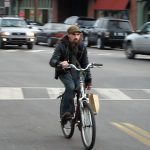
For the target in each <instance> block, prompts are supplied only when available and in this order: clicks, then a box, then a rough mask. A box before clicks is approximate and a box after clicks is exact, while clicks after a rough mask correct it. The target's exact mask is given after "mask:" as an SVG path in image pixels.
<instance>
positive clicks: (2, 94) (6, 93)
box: [0, 87, 24, 100]
mask: <svg viewBox="0 0 150 150" xmlns="http://www.w3.org/2000/svg"><path fill="white" fill-rule="evenodd" d="M0 99H8V100H9V99H24V97H23V93H22V90H21V88H7V87H2V88H0Z"/></svg>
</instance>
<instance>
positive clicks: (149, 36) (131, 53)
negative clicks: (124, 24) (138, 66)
mask: <svg viewBox="0 0 150 150" xmlns="http://www.w3.org/2000/svg"><path fill="white" fill-rule="evenodd" d="M123 45H124V49H125V54H126V57H127V58H128V59H134V58H135V55H136V54H142V55H150V22H147V23H145V24H144V25H143V26H142V27H141V28H140V30H137V32H134V33H132V34H130V35H128V36H126V38H125V39H124V44H123Z"/></svg>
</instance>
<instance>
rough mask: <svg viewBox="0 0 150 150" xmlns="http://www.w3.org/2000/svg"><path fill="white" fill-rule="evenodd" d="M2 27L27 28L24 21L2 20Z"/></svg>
mask: <svg viewBox="0 0 150 150" xmlns="http://www.w3.org/2000/svg"><path fill="white" fill-rule="evenodd" d="M1 26H2V27H27V24H26V22H25V21H24V20H21V19H3V20H2V21H1Z"/></svg>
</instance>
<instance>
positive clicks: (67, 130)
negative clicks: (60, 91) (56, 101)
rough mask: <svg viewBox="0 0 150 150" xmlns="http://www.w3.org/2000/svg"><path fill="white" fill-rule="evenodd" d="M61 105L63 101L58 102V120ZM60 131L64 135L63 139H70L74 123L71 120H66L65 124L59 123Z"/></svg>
mask: <svg viewBox="0 0 150 150" xmlns="http://www.w3.org/2000/svg"><path fill="white" fill-rule="evenodd" d="M62 105H63V100H61V102H60V120H61V115H62ZM61 129H62V132H63V134H64V137H65V138H67V139H70V138H71V137H72V136H73V134H74V129H75V123H74V120H73V119H70V120H67V121H66V122H65V123H64V122H62V121H61Z"/></svg>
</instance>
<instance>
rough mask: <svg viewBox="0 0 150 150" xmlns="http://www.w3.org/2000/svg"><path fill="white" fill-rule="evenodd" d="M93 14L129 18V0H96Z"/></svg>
mask: <svg viewBox="0 0 150 150" xmlns="http://www.w3.org/2000/svg"><path fill="white" fill-rule="evenodd" d="M95 16H96V18H99V17H103V16H104V17H108V16H109V17H115V18H121V19H129V0H96V3H95Z"/></svg>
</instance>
